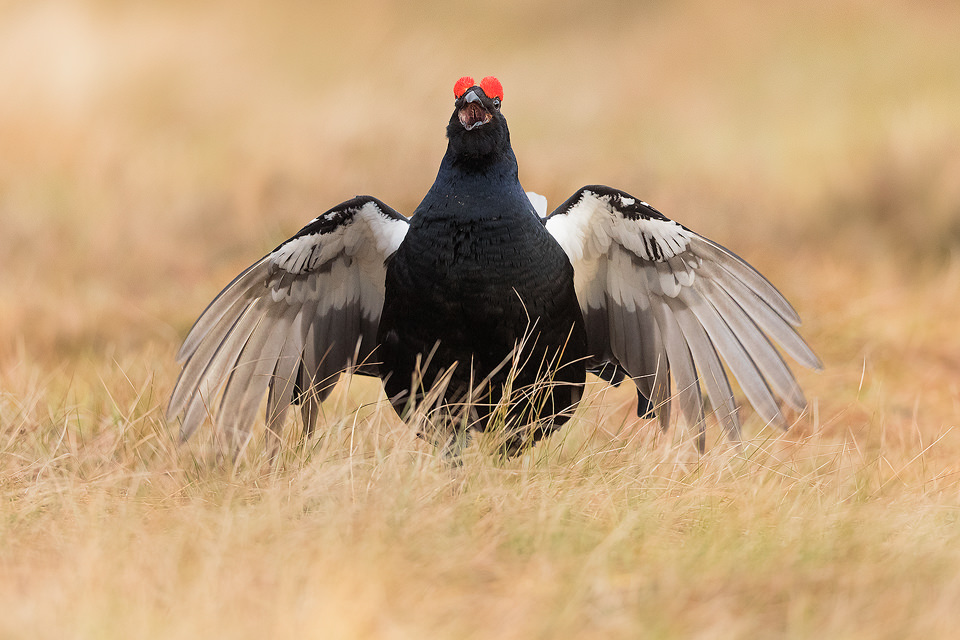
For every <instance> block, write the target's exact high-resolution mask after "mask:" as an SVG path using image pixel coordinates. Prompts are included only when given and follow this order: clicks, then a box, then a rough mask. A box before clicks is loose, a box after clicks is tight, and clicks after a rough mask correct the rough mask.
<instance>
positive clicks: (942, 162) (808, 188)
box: [0, 0, 960, 424]
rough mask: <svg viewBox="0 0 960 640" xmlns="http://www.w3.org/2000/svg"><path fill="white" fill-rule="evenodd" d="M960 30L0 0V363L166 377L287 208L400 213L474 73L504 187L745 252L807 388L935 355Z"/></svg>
mask: <svg viewBox="0 0 960 640" xmlns="http://www.w3.org/2000/svg"><path fill="white" fill-rule="evenodd" d="M958 41H960V4H958V3H956V2H952V1H948V0H944V1H942V2H938V1H935V0H927V1H924V2H913V3H894V2H872V1H871V2H867V1H864V0H831V1H829V2H828V1H823V2H820V1H811V2H802V3H770V2H745V3H729V2H719V1H711V0H695V1H690V2H627V1H622V2H621V1H615V0H598V1H594V2H591V3H580V2H572V1H568V0H559V1H558V0H551V1H550V2H515V1H511V0H487V1H486V2H483V3H450V2H440V1H436V2H433V1H429V0H417V1H414V2H387V1H385V0H383V1H379V2H376V1H375V2H365V3H362V4H353V3H316V2H308V1H306V0H303V1H298V0H282V1H275V2H270V3H263V2H254V1H252V0H230V1H227V0H222V1H219V0H211V1H207V2H191V1H187V0H182V1H168V2H163V3H157V2H131V1H129V0H123V1H120V0H86V1H84V0H76V1H66V0H65V1H44V0H30V1H16V0H12V1H11V0H7V1H4V2H3V3H2V4H0V367H2V368H3V369H5V370H6V371H7V373H8V374H12V372H15V371H16V370H17V368H18V367H23V366H25V363H34V364H35V365H36V366H39V367H40V370H41V371H46V370H50V367H53V370H58V371H60V372H61V374H66V375H67V377H68V378H69V377H70V376H69V371H70V367H71V366H72V364H73V363H76V362H77V361H78V360H77V359H78V358H79V359H81V360H83V359H91V358H92V359H94V360H96V361H98V362H103V361H104V358H121V356H122V355H124V354H126V357H129V356H130V355H131V354H134V355H138V354H151V357H152V358H153V360H152V361H151V362H150V363H149V364H147V365H145V366H157V367H158V368H159V369H160V370H161V371H162V372H163V373H162V375H163V384H164V387H163V388H164V389H166V388H167V386H166V385H172V382H173V379H174V376H175V373H176V366H175V364H174V363H173V350H174V349H175V347H176V345H177V344H178V342H179V340H180V339H182V337H183V336H184V335H185V333H186V330H187V329H188V328H189V326H190V324H191V323H192V321H193V320H194V319H195V318H196V316H197V315H198V314H199V312H200V311H201V310H202V309H203V308H204V306H205V304H206V303H207V302H208V301H209V300H210V299H211V298H212V296H213V295H215V294H216V293H217V292H218V291H219V290H220V288H221V287H222V286H223V285H225V284H226V283H227V282H228V281H229V280H230V279H231V278H232V277H233V275H235V274H236V273H237V272H238V271H239V270H240V269H242V268H243V267H245V266H246V265H248V264H249V263H251V262H253V261H254V260H255V259H256V258H258V257H259V256H261V255H262V254H263V253H265V252H266V251H268V250H270V249H272V248H273V247H274V246H276V245H277V244H278V243H279V242H280V241H282V240H283V239H285V238H286V237H288V236H289V235H291V234H292V233H294V232H295V231H296V230H297V229H299V228H300V227H301V226H302V225H303V224H305V223H306V222H307V221H308V220H309V219H310V218H312V217H314V216H316V215H318V214H319V213H321V212H322V211H324V210H325V209H327V208H329V207H331V206H333V205H334V204H336V203H338V202H340V201H342V200H345V199H347V198H349V197H352V196H353V195H355V194H360V193H369V194H373V195H376V196H378V197H380V198H381V199H383V200H385V201H386V202H388V203H390V204H391V205H392V206H394V207H396V208H397V209H399V210H400V211H402V212H406V213H408V214H409V213H410V212H411V211H412V210H413V208H414V207H415V206H416V204H417V203H418V202H419V199H420V198H421V196H422V195H423V194H424V193H425V191H426V190H427V188H428V187H429V185H430V184H431V182H432V181H433V178H434V176H435V172H436V169H437V166H438V163H439V160H440V157H441V155H442V153H443V150H444V147H445V140H444V126H445V124H446V122H447V119H448V118H449V115H450V112H451V109H452V87H453V84H454V82H455V80H456V79H457V78H458V77H460V76H461V75H473V76H474V77H476V78H480V77H482V76H485V75H496V76H498V77H499V78H500V79H501V81H502V82H503V85H504V88H505V101H504V108H503V110H504V113H505V115H506V116H507V118H508V121H509V123H510V127H511V133H512V138H513V142H514V148H515V150H516V153H517V156H518V158H519V161H520V172H521V180H522V182H523V183H524V186H525V188H527V189H528V190H533V191H537V192H539V193H542V194H544V195H545V196H547V198H548V199H549V200H550V202H551V203H552V204H553V205H556V204H558V203H560V202H561V201H562V200H564V199H565V198H566V197H567V196H568V195H569V194H570V193H572V192H573V191H574V190H575V189H576V188H578V187H580V186H581V185H583V184H588V183H596V182H600V183H605V184H609V185H612V186H616V187H619V188H622V189H624V190H627V191H629V192H631V193H633V194H634V195H636V196H637V197H640V198H643V199H645V200H647V201H649V202H651V203H652V204H653V205H654V206H656V207H657V208H659V209H660V210H661V211H663V212H664V213H666V214H667V215H668V216H670V217H672V218H674V219H676V220H678V221H680V222H682V223H683V224H685V225H687V226H689V227H691V228H693V229H695V230H697V231H699V232H700V233H703V234H704V235H707V236H708V237H711V238H713V239H715V240H717V241H718V242H720V243H721V244H724V245H726V246H728V247H730V248H732V249H733V250H734V251H736V252H737V253H739V254H740V255H742V256H744V257H745V258H747V259H748V260H749V261H750V262H752V263H753V264H755V265H756V266H758V267H759V268H760V269H761V271H763V272H764V273H766V274H767V275H769V276H770V278H771V279H772V280H773V281H774V282H775V283H776V284H778V285H779V286H780V287H781V288H782V289H783V291H784V292H785V293H786V294H787V296H788V297H789V298H790V299H791V300H792V301H794V302H795V303H796V305H797V307H798V308H799V310H800V312H801V315H802V316H803V317H804V319H805V321H806V326H805V335H806V336H807V337H808V338H810V340H811V342H812V344H813V345H814V346H815V348H816V349H817V350H818V351H819V352H820V353H821V355H823V356H824V358H825V360H826V362H827V364H828V372H827V373H826V374H823V376H821V377H819V378H816V380H817V381H815V382H806V383H805V384H808V385H810V384H812V385H813V388H814V394H816V393H817V389H818V388H820V389H823V390H827V389H829V388H830V386H831V385H832V384H833V383H834V382H835V380H836V379H835V378H831V374H830V371H831V365H836V364H837V363H843V364H844V365H847V366H848V370H846V371H845V373H844V374H843V375H845V376H846V377H847V378H849V379H850V382H849V384H850V385H852V386H853V387H856V384H857V381H856V378H857V374H860V375H861V377H860V385H861V386H862V385H863V372H866V371H868V370H869V369H870V368H871V367H874V366H881V367H882V366H884V363H887V366H889V370H890V371H889V374H888V375H889V377H890V378H891V379H892V381H893V382H894V383H895V384H894V386H896V382H897V381H898V380H899V379H900V378H899V377H898V376H902V378H903V379H904V380H906V379H909V381H910V382H911V384H913V385H917V386H922V385H923V384H924V381H925V378H923V376H925V375H926V376H930V377H931V378H930V381H931V383H933V384H937V381H940V382H941V383H942V380H943V379H944V376H947V379H949V376H951V375H957V374H960V349H958V346H957V339H956V336H955V330H954V329H953V328H951V327H954V325H953V323H952V322H948V321H947V320H949V318H955V317H956V312H957V306H956V303H955V302H954V300H955V299H956V297H957V288H958V284H957V281H958V279H960V276H958V274H957V271H958V264H957V262H958V261H957V258H956V252H957V248H958V247H960V55H958V54H957V42H958ZM908 356H909V357H914V358H916V357H920V358H921V360H919V361H917V362H918V364H917V368H916V369H911V370H905V369H903V367H901V366H899V365H897V363H898V362H902V361H903V359H904V358H905V357H908ZM154 363H155V364H154ZM898 372H899V373H898ZM918 372H922V373H919V374H918ZM917 375H920V376H921V377H920V378H919V379H918V378H917ZM167 378H169V380H167ZM953 379H956V378H953ZM952 389H953V390H952V391H949V390H948V391H946V392H945V393H947V395H945V396H944V397H943V399H944V401H945V404H943V409H944V412H948V411H950V410H951V406H952V408H953V409H957V405H958V402H960V401H958V400H957V398H958V394H957V392H956V386H955V385H954V386H953V387H952ZM911 398H914V399H915V397H914V396H910V397H905V398H904V400H903V403H904V406H905V407H906V409H904V410H909V405H910V404H911V403H912V402H914V400H911ZM951 403H952V404H951ZM941 424H942V423H941Z"/></svg>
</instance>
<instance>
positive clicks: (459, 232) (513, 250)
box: [388, 216, 571, 315]
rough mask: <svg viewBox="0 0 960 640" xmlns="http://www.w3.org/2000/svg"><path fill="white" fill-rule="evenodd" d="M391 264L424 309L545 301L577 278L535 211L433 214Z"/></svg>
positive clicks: (499, 307) (482, 310)
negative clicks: (455, 216)
mask: <svg viewBox="0 0 960 640" xmlns="http://www.w3.org/2000/svg"><path fill="white" fill-rule="evenodd" d="M390 270H392V271H394V273H393V274H391V275H393V276H395V284H396V285H399V286H398V289H399V290H401V291H404V292H406V293H405V295H408V296H409V299H410V300H411V301H416V302H417V304H419V305H421V308H431V309H434V310H435V311H436V312H442V311H446V312H448V313H457V312H466V313H469V314H480V315H486V314H497V313H504V312H505V311H506V309H508V308H513V307H515V306H517V303H521V304H522V305H525V306H528V307H529V306H533V307H540V306H542V304H543V303H544V302H546V301H548V300H549V299H550V298H551V297H553V296H555V295H556V293H557V292H558V291H560V290H562V289H564V288H565V285H564V279H565V278H570V277H571V273H569V271H570V269H569V265H568V263H567V261H566V258H565V256H564V255H563V252H562V250H561V249H560V247H559V245H557V243H556V242H554V241H553V239H552V238H551V237H550V236H549V234H548V233H547V232H546V230H545V229H544V228H543V226H542V225H541V224H540V223H539V221H538V220H536V219H535V218H533V217H532V216H525V217H519V216H490V217H487V218H483V219H467V220H457V219H438V220H431V221H427V222H425V223H423V224H421V225H418V226H417V227H415V228H412V229H411V230H410V233H409V234H408V235H407V237H406V239H405V240H404V242H403V244H402V245H401V247H400V249H399V250H398V252H397V255H396V256H395V258H394V260H393V262H392V264H391V265H390V269H388V271H390ZM388 279H389V278H388Z"/></svg>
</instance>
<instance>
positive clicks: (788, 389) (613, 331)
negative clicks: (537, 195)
mask: <svg viewBox="0 0 960 640" xmlns="http://www.w3.org/2000/svg"><path fill="white" fill-rule="evenodd" d="M545 224H546V227H547V229H548V230H549V231H550V233H551V234H553V236H554V237H555V238H556V239H557V241H558V242H559V243H560V245H561V246H562V247H563V249H564V251H565V252H566V253H567V256H568V257H569V258H570V261H571V263H572V264H573V268H574V279H575V284H576V291H577V296H578V299H579V301H580V307H581V309H582V311H583V316H584V321H585V323H586V327H587V341H588V349H589V350H590V353H591V354H592V355H593V357H594V360H595V361H594V363H593V364H594V365H595V366H600V365H603V363H605V362H607V363H612V364H613V365H614V366H616V367H619V368H621V369H623V370H624V371H626V373H627V375H629V376H630V377H632V378H633V379H634V380H635V382H636V384H637V387H638V389H639V391H640V392H641V393H642V394H644V395H645V396H646V397H647V398H649V399H650V400H651V401H652V403H653V404H654V406H656V407H657V410H658V415H659V418H660V422H661V425H662V426H663V427H666V425H667V423H668V421H669V416H670V412H669V408H670V398H671V387H670V382H671V381H670V378H671V375H672V378H673V381H674V382H675V384H676V390H675V395H674V398H675V399H676V401H677V402H678V403H679V405H680V409H681V411H682V412H683V414H684V415H685V417H686V419H687V420H688V421H689V422H690V423H691V424H696V425H698V427H697V428H698V432H699V433H698V444H699V446H700V447H701V448H702V447H703V442H704V432H703V420H704V407H705V402H704V397H703V391H702V390H701V389H703V390H704V391H705V392H706V399H707V400H708V401H709V406H710V407H711V408H712V409H713V410H714V411H715V412H716V415H717V418H718V419H719V420H720V422H721V424H722V425H723V426H724V428H725V430H726V432H727V434H728V436H729V437H730V438H731V439H738V438H739V436H740V421H739V418H738V416H737V411H736V405H735V402H734V396H733V390H732V389H731V387H730V381H729V379H728V378H727V374H726V372H725V370H724V367H723V365H722V364H721V357H722V358H723V361H725V362H726V365H727V367H728V368H729V369H730V372H731V373H732V374H733V375H734V377H735V378H736V379H737V382H738V383H739V384H740V387H741V389H742V390H743V393H744V395H746V397H747V399H748V400H749V401H750V403H751V404H752V405H753V406H754V408H755V409H756V411H757V413H758V414H759V415H760V416H761V417H762V418H763V419H764V420H765V421H767V422H768V423H774V424H777V425H779V426H781V427H783V428H786V426H787V422H786V419H785V417H784V415H783V410H782V409H783V405H784V404H785V405H787V406H789V407H791V408H793V409H795V410H798V411H799V410H801V409H803V407H805V406H806V399H805V398H804V396H803V392H802V390H801V389H800V385H799V384H798V383H797V380H796V378H794V376H793V373H792V372H791V371H790V369H789V367H788V366H787V364H786V363H785V362H784V360H783V358H782V357H781V355H780V352H779V351H778V350H777V349H776V348H775V347H774V346H773V342H776V343H777V344H778V345H779V346H780V348H781V349H782V350H783V351H784V352H785V353H787V354H789V355H790V356H791V357H792V358H793V359H794V360H796V361H797V362H798V363H800V364H802V365H804V366H806V367H810V368H814V369H819V368H821V366H822V365H821V363H820V360H819V359H818V358H817V356H816V355H815V354H814V353H813V351H812V350H811V349H810V347H809V346H807V344H806V343H805V342H804V341H803V339H802V338H801V337H800V335H799V334H798V333H797V331H796V327H797V326H799V324H800V318H799V316H798V315H797V312H796V311H794V309H793V307H791V306H790V303H789V302H787V300H786V299H785V298H784V297H783V295H782V294H781V293H780V292H779V291H777V289H776V288H775V287H774V286H773V285H772V284H770V282H768V281H767V279H766V278H764V277H763V276H762V275H760V274H759V273H758V272H757V271H756V270H755V269H753V267H751V266H750V265H748V264H747V263H746V262H744V261H743V260H742V259H741V258H739V257H738V256H736V255H734V254H733V253H731V252H730V251H728V250H727V249H725V248H723V247H721V246H720V245H718V244H716V243H715V242H712V241H710V240H708V239H707V238H704V237H703V236H700V235H698V234H696V233H694V232H693V231H690V230H689V229H687V228H686V227H683V226H682V225H680V224H677V223H676V222H673V221H672V220H669V219H668V218H666V217H665V216H664V215H663V214H661V213H660V212H659V211H657V210H656V209H654V208H653V207H651V206H650V205H648V204H647V203H645V202H642V201H640V200H638V199H636V198H633V197H632V196H630V195H628V194H626V193H624V192H622V191H619V190H616V189H611V188H610V187H604V186H588V187H584V188H582V189H580V190H579V191H578V192H577V193H575V194H574V195H573V196H572V197H571V198H570V199H569V200H567V201H566V202H564V203H563V204H562V205H560V207H558V208H557V209H556V210H555V211H554V212H553V213H551V214H550V215H549V216H548V217H547V218H546V221H545ZM771 339H772V341H771ZM701 385H702V387H701Z"/></svg>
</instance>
